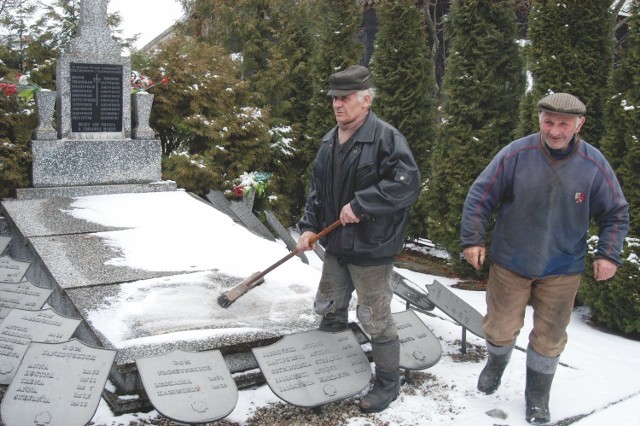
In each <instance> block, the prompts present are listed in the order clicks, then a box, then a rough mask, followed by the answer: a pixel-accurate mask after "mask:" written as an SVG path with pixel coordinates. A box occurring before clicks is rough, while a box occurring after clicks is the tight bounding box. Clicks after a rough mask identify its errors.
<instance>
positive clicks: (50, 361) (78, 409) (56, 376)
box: [1, 339, 116, 426]
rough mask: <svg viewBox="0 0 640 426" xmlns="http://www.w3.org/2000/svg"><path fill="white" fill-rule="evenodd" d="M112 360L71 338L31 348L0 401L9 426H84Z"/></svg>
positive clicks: (112, 353)
mask: <svg viewBox="0 0 640 426" xmlns="http://www.w3.org/2000/svg"><path fill="white" fill-rule="evenodd" d="M115 357H116V351H115V350H113V349H99V348H93V347H90V346H87V345H85V344H84V343H83V342H81V341H79V340H77V339H72V340H69V341H66V342H62V343H38V342H34V343H31V344H30V345H29V349H28V350H27V353H26V354H25V356H24V359H23V360H22V363H21V364H20V367H19V368H18V372H17V374H16V377H15V379H14V380H13V382H11V385H9V388H8V389H7V393H6V394H5V396H4V398H3V400H2V408H1V410H2V411H1V414H2V420H3V421H4V423H5V424H6V425H7V426H24V425H46V426H75V425H78V426H82V425H86V424H87V423H89V421H91V418H92V417H93V416H94V414H95V412H96V410H97V409H98V404H99V403H100V398H101V397H102V390H103V389H104V386H105V384H106V382H107V377H108V375H109V371H110V370H111V365H112V364H113V360H114V359H115Z"/></svg>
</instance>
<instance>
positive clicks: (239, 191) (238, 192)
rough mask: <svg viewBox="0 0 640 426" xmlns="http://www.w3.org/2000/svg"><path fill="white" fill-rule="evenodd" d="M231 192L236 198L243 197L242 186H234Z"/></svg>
mask: <svg viewBox="0 0 640 426" xmlns="http://www.w3.org/2000/svg"><path fill="white" fill-rule="evenodd" d="M231 192H233V195H235V196H236V197H242V196H243V195H244V188H243V187H242V185H236V186H234V187H233V189H232V190H231Z"/></svg>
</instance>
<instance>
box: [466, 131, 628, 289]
mask: <svg viewBox="0 0 640 426" xmlns="http://www.w3.org/2000/svg"><path fill="white" fill-rule="evenodd" d="M494 211H497V217H496V224H495V229H494V232H493V235H492V241H491V248H490V251H489V254H490V257H491V260H492V261H493V262H496V263H497V264H499V265H501V266H502V267H504V268H507V269H509V270H511V271H514V272H516V273H519V274H521V275H523V276H526V277H529V278H540V277H545V276H549V275H562V274H573V273H582V272H583V271H584V269H585V255H586V251H587V237H588V229H589V224H590V218H593V219H594V220H595V223H596V224H597V226H598V229H599V240H598V246H597V253H596V257H605V258H607V259H610V260H612V261H613V262H616V263H617V264H620V263H621V260H620V252H621V251H622V244H623V242H624V238H625V237H626V235H627V232H628V229H629V206H628V204H627V201H626V200H625V198H624V195H623V194H622V190H621V188H620V184H619V183H618V180H617V179H616V177H615V175H614V173H613V170H612V169H611V166H610V165H609V163H608V162H607V160H606V159H605V158H604V156H603V155H602V153H601V152H600V151H598V150H597V149H596V148H594V147H593V146H591V145H590V144H588V143H587V142H585V141H584V140H581V139H579V138H578V139H577V141H576V142H575V144H574V146H573V150H572V151H571V153H570V154H569V155H567V156H565V157H564V158H561V159H554V158H553V157H552V156H551V155H550V153H549V151H548V149H547V147H546V145H545V144H544V143H543V142H542V139H541V137H540V133H536V134H533V135H529V136H526V137H524V138H522V139H518V140H516V141H514V142H511V143H510V144H509V145H507V146H506V147H504V148H503V149H502V150H501V151H500V152H499V153H498V154H497V155H496V156H495V157H494V158H493V160H492V161H491V163H490V164H489V165H488V166H487V168H486V169H485V170H484V171H483V172H482V173H481V174H480V176H478V178H477V179H476V181H475V182H474V183H473V185H472V186H471V189H470V190H469V193H468V194H467V198H466V200H465V204H464V210H463V214H462V224H461V241H462V244H461V245H462V247H468V246H472V245H484V242H485V236H486V232H487V228H488V224H489V221H490V220H491V218H492V214H493V212H494Z"/></svg>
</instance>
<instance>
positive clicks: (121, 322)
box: [67, 271, 318, 364]
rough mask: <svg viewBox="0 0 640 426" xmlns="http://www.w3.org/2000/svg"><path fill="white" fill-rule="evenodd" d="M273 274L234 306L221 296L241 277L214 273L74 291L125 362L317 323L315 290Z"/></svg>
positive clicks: (247, 342) (100, 335)
mask: <svg viewBox="0 0 640 426" xmlns="http://www.w3.org/2000/svg"><path fill="white" fill-rule="evenodd" d="M291 279H293V281H284V280H279V279H275V278H270V275H267V277H266V281H265V283H264V284H262V285H261V286H258V287H256V288H254V289H253V290H251V291H250V292H249V293H247V294H245V295H244V296H242V297H241V298H239V299H238V300H237V301H235V302H234V303H233V304H232V305H231V306H230V307H229V308H226V309H225V308H222V307H220V305H218V303H217V299H218V296H219V295H220V294H222V293H223V292H225V291H226V290H228V289H229V288H230V287H232V286H233V285H235V284H237V283H238V282H239V281H240V280H241V278H236V277H230V276H227V275H222V274H219V273H216V272H212V271H204V272H195V273H192V274H182V275H172V276H166V277H162V278H154V279H149V280H143V281H135V282H129V283H118V284H113V285H103V286H97V287H83V288H74V289H70V290H68V292H67V294H68V297H69V299H70V300H71V302H72V303H73V304H74V306H76V307H77V308H78V309H79V311H80V314H81V315H82V317H83V318H84V319H85V321H86V323H87V325H88V326H89V327H90V328H91V330H92V332H93V333H94V334H95V336H96V337H97V338H98V339H99V340H100V341H101V343H102V344H103V345H104V346H106V347H113V348H117V349H118V356H117V358H116V363H117V364H126V363H130V362H132V361H134V360H135V359H136V358H138V357H139V356H141V355H143V354H146V355H158V354H161V353H163V352H166V350H167V349H168V348H170V349H175V348H176V347H177V348H180V349H183V350H211V349H219V348H223V347H233V346H243V345H244V346H245V347H248V346H250V345H251V343H252V342H256V341H263V340H266V339H274V338H278V337H281V336H282V335H285V334H288V333H293V332H300V331H306V330H309V329H312V328H316V327H317V321H318V316H317V315H316V314H315V312H314V311H313V298H314V295H315V289H313V288H311V287H309V286H306V285H305V283H304V281H303V280H300V281H297V282H296V281H295V278H291Z"/></svg>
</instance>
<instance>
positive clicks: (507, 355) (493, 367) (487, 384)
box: [478, 341, 516, 395]
mask: <svg viewBox="0 0 640 426" xmlns="http://www.w3.org/2000/svg"><path fill="white" fill-rule="evenodd" d="M515 345H516V344H515V342H514V343H512V344H510V345H508V346H495V345H494V344H492V343H490V342H489V341H487V353H488V356H487V365H485V366H484V368H483V369H482V372H481V373H480V377H478V390H479V391H480V392H482V393H485V394H487V395H491V394H492V393H494V392H495V391H497V390H498V388H499V387H500V382H501V380H502V374H503V373H504V369H505V368H507V364H509V359H511V353H512V352H513V348H514V346H515Z"/></svg>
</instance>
